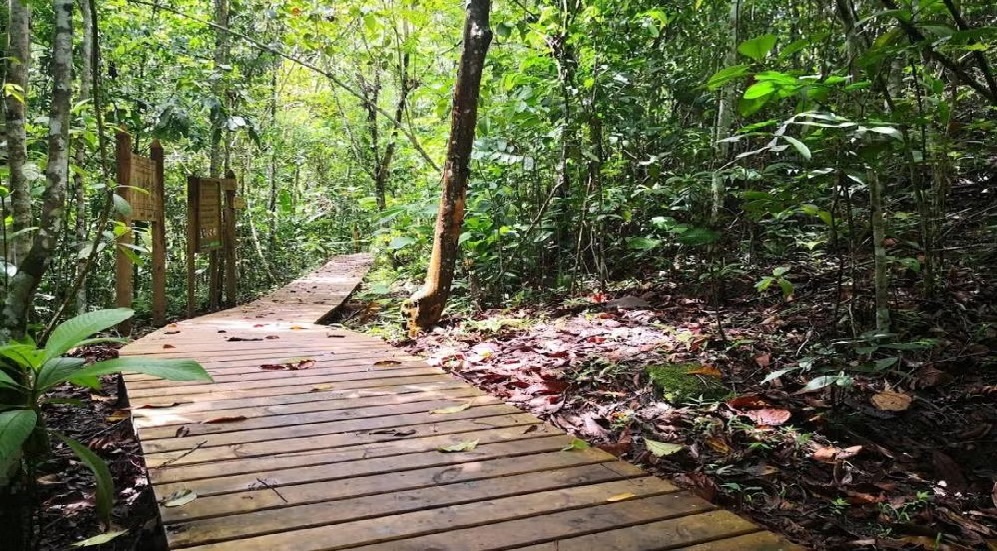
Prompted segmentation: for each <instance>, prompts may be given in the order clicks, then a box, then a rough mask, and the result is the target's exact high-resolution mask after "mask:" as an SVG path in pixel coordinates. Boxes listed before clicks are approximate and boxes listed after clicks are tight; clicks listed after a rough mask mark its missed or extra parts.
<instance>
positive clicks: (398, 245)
mask: <svg viewBox="0 0 997 551" xmlns="http://www.w3.org/2000/svg"><path fill="white" fill-rule="evenodd" d="M415 241H416V240H415V239H414V238H412V237H404V236H403V237H396V238H394V239H392V240H391V243H388V248H389V249H391V250H393V251H397V250H398V249H403V248H405V247H408V246H409V245H411V244H412V243H415Z"/></svg>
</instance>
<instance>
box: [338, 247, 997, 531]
mask: <svg viewBox="0 0 997 551" xmlns="http://www.w3.org/2000/svg"><path fill="white" fill-rule="evenodd" d="M793 270H794V273H795V274H797V275H796V276H794V281H793V283H794V286H795V289H796V291H797V292H798V293H800V295H799V296H800V298H796V299H792V300H790V301H780V300H778V297H765V296H760V295H759V293H758V292H757V291H756V290H755V288H754V286H753V285H752V281H749V280H748V279H747V278H745V279H744V280H743V281H740V282H732V283H728V285H727V287H726V288H725V289H724V291H725V295H726V297H727V298H726V300H725V301H724V307H723V308H722V310H720V311H719V312H717V311H715V309H713V308H711V307H710V306H709V305H708V304H707V302H706V301H704V300H703V299H702V298H701V296H700V295H697V294H696V293H692V292H690V290H695V289H696V283H695V282H688V284H683V283H680V282H676V281H675V280H674V279H673V276H668V277H665V276H655V275H652V276H649V278H648V279H647V280H645V281H647V282H646V283H641V284H639V285H638V284H636V283H632V282H631V283H630V284H626V283H624V284H620V285H617V286H615V287H613V288H612V290H611V291H606V292H605V293H601V292H600V293H589V294H587V295H582V296H576V297H571V298H568V299H567V300H565V301H563V302H560V303H558V304H553V305H549V306H535V307H525V308H518V309H513V310H490V311H485V312H483V313H480V314H477V315H474V316H473V317H468V316H460V315H453V316H451V317H449V318H446V319H445V320H444V323H443V324H442V325H441V326H440V327H438V328H437V329H436V330H434V331H432V332H430V333H428V334H422V335H420V336H419V337H418V339H416V340H410V339H407V338H405V337H403V336H402V335H400V332H399V331H398V329H397V328H398V323H397V321H398V318H397V317H393V316H394V313H393V312H392V313H389V312H387V311H385V312H381V311H379V308H380V307H381V306H382V305H384V307H385V308H386V309H387V308H389V307H388V306H387V305H389V304H395V303H396V302H397V299H398V297H390V298H387V297H384V296H380V297H378V296H377V295H373V294H367V295H365V294H363V293H361V294H360V295H359V296H358V298H357V299H356V300H354V301H353V302H352V303H351V304H350V305H349V307H350V308H351V310H349V311H348V313H347V314H346V315H345V318H346V319H345V320H344V321H345V322H346V323H347V325H349V326H350V327H352V328H354V329H368V330H370V329H373V330H374V331H375V332H378V331H380V332H381V334H382V335H383V336H385V337H386V338H388V340H389V341H392V342H393V344H395V345H396V346H399V347H401V348H403V349H405V350H406V351H407V352H410V353H413V354H418V355H422V356H424V357H428V358H429V361H430V363H431V364H433V365H437V366H440V367H442V368H444V369H445V370H447V371H449V372H451V373H453V374H455V375H457V376H459V377H461V378H463V379H466V380H467V381H469V382H471V383H473V384H475V385H477V386H478V387H480V388H482V389H484V390H486V391H488V392H490V393H492V394H494V395H496V396H499V397H500V398H503V399H504V400H506V401H507V402H509V403H511V404H514V405H516V406H518V407H520V408H522V409H524V410H528V411H531V412H533V413H535V414H537V415H539V416H540V417H542V418H543V419H545V420H548V421H550V422H551V423H553V424H555V425H557V426H559V427H561V428H563V429H565V430H567V431H568V432H570V433H572V434H575V435H576V436H578V437H579V438H580V439H584V440H585V441H587V442H589V443H590V444H591V445H593V446H598V447H599V448H602V449H604V450H606V451H608V452H610V453H612V454H614V455H616V456H619V457H621V458H623V459H627V460H630V461H632V462H634V463H636V464H639V465H642V466H644V467H646V468H648V469H650V470H652V471H653V472H655V473H658V474H660V475H662V476H665V477H669V478H672V479H674V480H676V481H677V482H678V483H679V484H680V485H682V486H684V487H686V488H688V489H690V490H692V491H694V492H696V493H697V494H699V495H700V496H702V497H704V498H706V499H708V500H710V501H712V502H714V503H717V504H719V505H722V506H724V507H728V508H731V509H733V510H735V511H738V512H740V513H742V514H744V515H746V516H748V517H750V518H752V519H753V520H755V521H756V522H758V523H760V524H763V525H765V526H767V527H768V528H770V529H773V530H775V531H777V532H781V533H783V534H785V535H787V536H788V537H789V538H790V539H792V540H793V541H795V542H798V543H801V544H804V545H807V546H811V547H813V548H815V549H872V548H876V549H919V548H921V549H938V550H950V551H955V550H962V549H990V550H994V549H997V462H995V461H994V458H995V457H997V365H995V354H994V352H995V350H997V324H995V322H997V300H995V299H997V297H995V296H994V294H993V293H994V292H995V291H994V289H992V288H988V287H987V285H986V281H985V280H980V279H977V278H974V276H973V275H972V274H971V273H968V272H960V273H955V272H953V273H952V274H950V276H951V278H952V281H958V282H959V283H958V284H951V285H949V288H948V291H947V293H946V295H945V296H944V297H941V298H940V301H939V304H945V305H947V306H948V307H947V308H944V309H943V308H939V307H937V305H924V304H921V305H916V304H903V297H900V296H898V297H897V300H898V301H899V302H900V303H901V304H900V308H898V313H899V314H900V315H898V317H897V319H898V320H900V321H898V325H900V324H903V325H905V326H907V327H908V329H910V330H911V331H910V332H906V333H902V334H901V335H900V336H899V337H898V338H897V340H899V341H905V342H900V343H897V345H896V346H897V347H895V348H888V347H883V346H880V347H875V346H871V345H870V344H869V343H861V342H860V343H855V342H853V341H841V340H839V341H838V344H828V345H826V346H823V347H814V346H813V343H817V342H825V343H832V342H835V341H836V340H837V339H835V338H832V335H833V326H834V325H835V324H834V323H832V322H831V321H830V320H832V319H840V318H841V317H842V316H844V315H845V314H846V312H847V311H848V310H849V309H848V304H842V305H841V307H839V308H838V309H837V314H835V310H836V309H835V308H834V306H833V305H834V299H835V297H834V296H830V295H829V294H824V293H821V292H818V291H815V289H827V288H832V289H833V284H832V285H828V284H827V280H828V278H830V281H831V282H833V280H834V279H833V277H834V276H833V273H825V274H820V273H806V271H805V268H804V267H797V266H794V267H793ZM766 273H768V272H766ZM773 287H774V286H773ZM988 293H989V295H988ZM388 319H391V320H392V322H387V321H386V320H388ZM718 319H719V325H718ZM721 327H722V331H721V329H720V328H721ZM926 338H928V340H925V339H926ZM896 342H897V341H896V340H895V341H894V343H896ZM856 347H858V348H859V350H858V352H856ZM863 347H864V349H863ZM808 350H809V352H807V351H808ZM815 350H816V352H815ZM807 354H809V357H808V358H802V357H801V356H804V355H807ZM807 367H809V371H808V370H807V369H805V368H807ZM784 369H786V370H789V371H787V372H786V373H785V374H783V375H782V376H779V377H776V378H774V379H771V378H770V380H768V381H766V378H767V376H769V374H770V373H772V372H774V371H777V370H784ZM839 375H840V376H841V379H840V381H841V382H842V383H847V386H834V385H832V386H831V387H825V388H822V389H817V390H810V389H808V388H807V386H806V385H807V383H808V382H810V381H813V380H814V379H815V378H817V377H820V376H831V377H836V376H839ZM825 381H826V380H825Z"/></svg>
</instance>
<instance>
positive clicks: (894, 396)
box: [869, 390, 914, 411]
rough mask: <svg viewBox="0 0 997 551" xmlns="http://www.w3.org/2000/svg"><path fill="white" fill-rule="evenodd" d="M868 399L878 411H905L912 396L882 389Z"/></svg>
mask: <svg viewBox="0 0 997 551" xmlns="http://www.w3.org/2000/svg"><path fill="white" fill-rule="evenodd" d="M869 401H870V402H872V405H874V406H876V409H878V410H880V411H907V409H908V408H910V404H911V402H913V401H914V398H913V397H911V395H909V394H904V393H903V392H896V391H894V390H884V391H883V392H880V393H879V394H876V395H874V396H873V397H872V398H869Z"/></svg>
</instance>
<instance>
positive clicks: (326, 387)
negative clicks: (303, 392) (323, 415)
mask: <svg viewBox="0 0 997 551" xmlns="http://www.w3.org/2000/svg"><path fill="white" fill-rule="evenodd" d="M333 388H336V385H318V386H313V387H312V389H311V390H310V391H309V392H321V391H323V390H332V389H333Z"/></svg>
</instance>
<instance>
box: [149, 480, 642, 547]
mask: <svg viewBox="0 0 997 551" xmlns="http://www.w3.org/2000/svg"><path fill="white" fill-rule="evenodd" d="M635 470H636V469H635ZM636 472H637V473H638V474H639V473H640V471H639V470H636ZM627 476H628V475H627V474H623V473H620V472H618V471H615V470H612V469H610V468H607V466H606V465H605V464H598V463H597V464H594V465H582V466H574V467H568V468H564V469H560V470H557V471H553V472H531V473H524V474H518V475H508V476H503V477H501V478H490V479H485V480H478V481H472V482H458V483H449V484H445V485H432V486H427V487H424V488H419V489H415V490H404V491H398V492H394V493H392V494H391V495H390V496H384V495H381V494H377V495H371V496H362V497H358V498H354V499H350V500H348V501H333V502H322V503H314V504H308V505H298V506H290V507H282V508H280V509H272V510H263V511H259V510H256V511H251V512H248V513H244V514H240V515H234V516H225V517H217V518H211V519H204V520H198V521H193V522H188V523H184V524H181V525H170V526H167V528H166V530H167V533H168V534H169V537H170V542H171V543H172V544H173V545H174V546H186V545H196V544H205V543H214V542H218V541H225V540H232V539H239V538H245V537H249V536H258V535H264V534H271V533H277V532H284V531H287V530H288V528H290V527H294V528H295V529H299V528H312V527H317V526H322V525H324V524H335V523H340V522H348V521H351V520H360V519H369V518H376V517H381V516H388V515H393V514H399V513H406V512H412V511H420V510H426V509H435V508H439V507H448V506H454V505H461V504H465V503H472V502H474V501H480V500H482V499H495V498H500V497H508V496H514V495H517V494H521V493H531V492H537V491H549V490H556V489H560V488H570V487H572V486H580V485H587V484H596V483H601V482H610V481H616V480H621V479H624V478H627ZM589 549H596V548H594V547H593V548H589Z"/></svg>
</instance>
